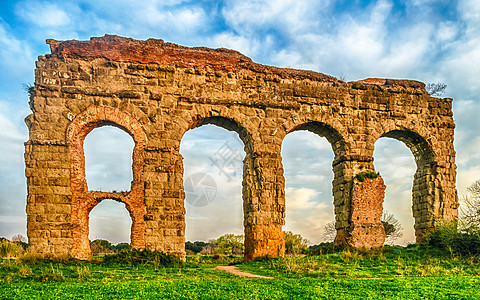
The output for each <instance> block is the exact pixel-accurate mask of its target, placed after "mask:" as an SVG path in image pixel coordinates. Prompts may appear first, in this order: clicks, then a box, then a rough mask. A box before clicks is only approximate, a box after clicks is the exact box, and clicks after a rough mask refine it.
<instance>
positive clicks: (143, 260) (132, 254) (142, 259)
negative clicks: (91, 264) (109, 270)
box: [103, 249, 182, 266]
mask: <svg viewBox="0 0 480 300" xmlns="http://www.w3.org/2000/svg"><path fill="white" fill-rule="evenodd" d="M103 263H104V264H107V265H111V264H128V265H138V264H142V265H145V264H152V265H155V266H158V265H163V266H177V265H180V264H182V261H181V260H180V259H179V258H178V257H176V256H174V255H171V254H165V253H163V252H160V251H151V250H148V249H141V250H139V249H130V250H122V251H120V252H118V253H115V254H107V255H105V256H104V257H103Z"/></svg>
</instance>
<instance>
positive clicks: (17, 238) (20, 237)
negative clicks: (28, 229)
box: [12, 234, 27, 243]
mask: <svg viewBox="0 0 480 300" xmlns="http://www.w3.org/2000/svg"><path fill="white" fill-rule="evenodd" d="M12 242H22V243H26V242H27V239H26V238H25V237H24V236H23V235H21V234H16V235H14V236H12Z"/></svg>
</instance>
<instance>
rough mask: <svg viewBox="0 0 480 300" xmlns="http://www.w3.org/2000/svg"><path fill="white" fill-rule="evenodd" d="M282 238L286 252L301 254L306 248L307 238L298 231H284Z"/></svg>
mask: <svg viewBox="0 0 480 300" xmlns="http://www.w3.org/2000/svg"><path fill="white" fill-rule="evenodd" d="M283 238H284V240H285V253H286V254H301V253H303V252H304V251H305V250H307V248H308V240H307V239H305V238H303V237H302V236H301V235H300V234H298V233H293V232H291V231H284V232H283Z"/></svg>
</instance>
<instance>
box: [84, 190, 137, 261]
mask: <svg viewBox="0 0 480 300" xmlns="http://www.w3.org/2000/svg"><path fill="white" fill-rule="evenodd" d="M88 226H89V236H88V237H89V240H90V248H91V251H92V253H93V254H97V253H100V252H102V251H103V252H104V253H107V252H114V251H115V247H108V248H107V247H106V246H105V244H106V243H104V242H103V241H108V243H109V244H111V245H112V246H119V245H120V244H122V245H120V246H124V244H130V236H131V227H132V218H131V215H130V213H129V211H128V209H127V207H126V205H125V203H122V202H120V201H117V200H113V199H104V200H102V201H101V202H100V203H98V204H97V205H96V206H95V207H93V209H92V210H91V211H90V213H89V225H88ZM95 241H97V242H96V243H95ZM100 241H102V242H100ZM92 242H93V244H92Z"/></svg>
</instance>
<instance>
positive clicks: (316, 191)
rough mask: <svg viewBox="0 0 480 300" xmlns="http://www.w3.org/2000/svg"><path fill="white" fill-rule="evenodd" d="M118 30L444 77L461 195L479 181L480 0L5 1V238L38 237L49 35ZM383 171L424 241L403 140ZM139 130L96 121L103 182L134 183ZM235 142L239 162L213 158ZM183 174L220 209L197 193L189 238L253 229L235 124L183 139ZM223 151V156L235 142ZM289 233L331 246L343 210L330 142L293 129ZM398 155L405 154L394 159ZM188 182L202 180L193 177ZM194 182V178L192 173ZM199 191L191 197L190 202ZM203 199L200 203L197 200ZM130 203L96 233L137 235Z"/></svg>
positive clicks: (397, 204) (90, 151)
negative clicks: (36, 107) (30, 193)
mask: <svg viewBox="0 0 480 300" xmlns="http://www.w3.org/2000/svg"><path fill="white" fill-rule="evenodd" d="M104 34H116V35H121V36H128V37H133V38H136V39H147V38H150V37H152V38H161V39H164V40H165V41H169V42H173V43H177V44H181V45H185V46H207V47H213V48H217V47H225V48H231V49H235V50H238V51H240V52H242V53H243V54H245V55H247V56H249V57H251V58H252V59H253V60H254V61H255V62H258V63H262V64H267V65H274V66H279V67H292V68H301V69H310V70H314V71H318V72H322V73H326V74H329V75H333V76H336V77H339V78H342V79H344V80H347V81H352V80H360V79H364V78H368V77H388V78H408V79H416V80H420V81H423V82H426V83H436V82H444V83H445V84H447V86H448V87H447V90H446V93H445V94H444V95H442V96H445V97H452V98H454V104H453V105H454V118H455V121H456V124H457V127H456V133H455V148H456V151H457V166H458V180H457V187H458V189H459V192H460V194H461V193H462V192H463V191H465V188H466V187H467V186H469V185H470V184H471V183H472V182H473V181H475V180H477V179H480V152H479V151H478V149H479V148H480V137H479V135H477V131H478V129H479V128H480V118H478V114H479V113H480V96H479V95H480V2H479V1H477V0H459V1H447V0H404V1H400V0H396V1H389V0H378V1H375V0H371V1H368V0H353V1H346V0H305V1H297V0H275V1H274V0H265V1H260V0H242V1H235V0H224V1H208V0H205V1H182V0H165V1H155V0H153V1H136V0H119V1H112V0H95V1H88V0H84V1H64V0H49V1H41V0H24V1H9V0H2V1H1V3H0V154H1V155H0V236H5V237H8V238H10V237H11V236H13V235H14V234H18V233H20V234H23V235H25V234H26V215H25V204H26V200H25V198H26V186H25V178H24V163H23V142H25V141H26V140H27V139H28V133H27V128H26V126H25V125H24V122H23V119H24V118H25V116H27V115H28V114H29V113H30V111H29V108H28V105H27V102H28V99H27V94H26V92H25V90H24V88H23V86H24V85H25V84H31V83H32V82H33V80H34V79H33V70H34V67H35V60H36V59H37V56H39V55H44V54H46V53H49V47H48V45H46V44H45V39H48V38H53V39H58V40H66V39H79V40H86V39H89V38H90V37H91V36H102V35H104ZM375 146H376V149H375V155H374V158H375V167H376V168H377V170H378V171H380V173H381V174H382V176H383V178H384V180H385V182H386V184H387V194H386V200H385V208H386V209H387V210H388V211H389V212H391V213H393V214H394V215H395V216H397V218H398V219H400V221H401V223H402V224H403V227H404V228H405V230H404V238H403V240H402V242H403V243H406V242H409V241H413V228H412V227H413V218H412V213H411V186H412V180H413V174H414V172H415V163H414V160H413V156H412V154H411V152H410V151H409V149H408V148H407V147H406V146H405V145H404V144H402V143H401V142H398V141H396V140H390V139H387V138H382V139H380V140H379V141H378V142H377V143H376V145H375ZM131 149H132V141H131V138H130V137H129V136H128V135H127V134H125V133H124V132H121V131H120V130H118V129H115V128H108V127H103V128H98V129H95V130H94V131H93V132H92V133H91V134H90V135H89V136H88V137H87V139H86V141H85V151H86V159H87V180H88V184H89V187H90V188H91V189H102V190H126V189H128V188H129V182H130V180H131V171H130V165H131V161H130V156H131V151H132V150H131ZM225 149H228V151H229V154H231V157H230V158H231V159H232V161H231V163H229V164H228V165H227V166H224V167H222V169H220V168H218V167H217V166H216V165H215V164H213V163H212V162H213V161H214V160H215V159H216V158H218V155H219V154H220V153H222V151H224V150H225ZM181 153H182V155H183V156H184V164H185V176H184V177H185V180H193V179H195V178H198V176H199V175H198V174H203V176H208V177H209V178H210V179H211V181H210V183H211V182H213V184H214V185H215V187H212V186H211V185H212V184H210V188H212V189H213V190H214V193H213V194H210V200H209V201H208V203H207V204H208V205H206V206H199V204H198V203H199V202H195V199H196V198H195V197H198V194H197V193H196V191H194V190H192V191H190V192H189V193H188V196H187V201H188V203H187V204H186V209H187V239H188V240H208V239H211V238H216V237H218V236H219V235H221V234H224V233H229V232H232V233H241V232H242V204H241V201H242V200H241V171H242V170H241V166H239V165H238V161H239V160H241V159H242V158H243V156H244V152H243V146H242V145H241V142H239V141H238V136H236V134H235V133H232V132H229V131H226V130H224V129H221V128H218V127H215V126H212V125H208V126H203V127H201V128H197V129H194V130H191V131H189V132H187V134H186V135H185V136H184V138H183V140H182V147H181ZM223 153H225V152H223ZM282 156H283V163H284V168H285V177H286V196H287V219H286V229H287V230H292V231H294V232H297V233H301V234H302V235H304V236H305V237H307V238H308V239H309V240H310V241H311V242H312V243H316V242H319V241H320V240H321V239H322V235H323V226H324V225H325V224H326V223H328V222H331V221H332V220H333V206H332V202H333V197H332V195H331V188H332V186H331V181H332V179H333V173H332V171H331V163H332V160H333V152H332V150H331V148H330V145H329V144H328V142H327V141H326V140H325V139H324V138H320V137H318V136H315V135H314V134H311V133H308V132H295V133H291V134H289V135H288V136H287V137H286V138H285V140H284V143H283V147H282ZM393 158H394V159H393ZM189 178H190V179H189ZM191 182H195V180H194V181H191ZM192 197H193V198H192ZM190 203H192V204H190ZM129 222H130V220H129V217H128V213H127V212H126V210H125V208H124V206H123V205H122V204H119V203H116V202H114V201H104V202H102V203H101V204H100V205H99V206H98V207H96V208H95V209H94V210H93V211H92V213H91V223H90V226H91V235H90V236H91V238H107V239H109V240H110V241H112V242H114V243H117V242H121V241H128V239H129V226H130V223H129Z"/></svg>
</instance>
